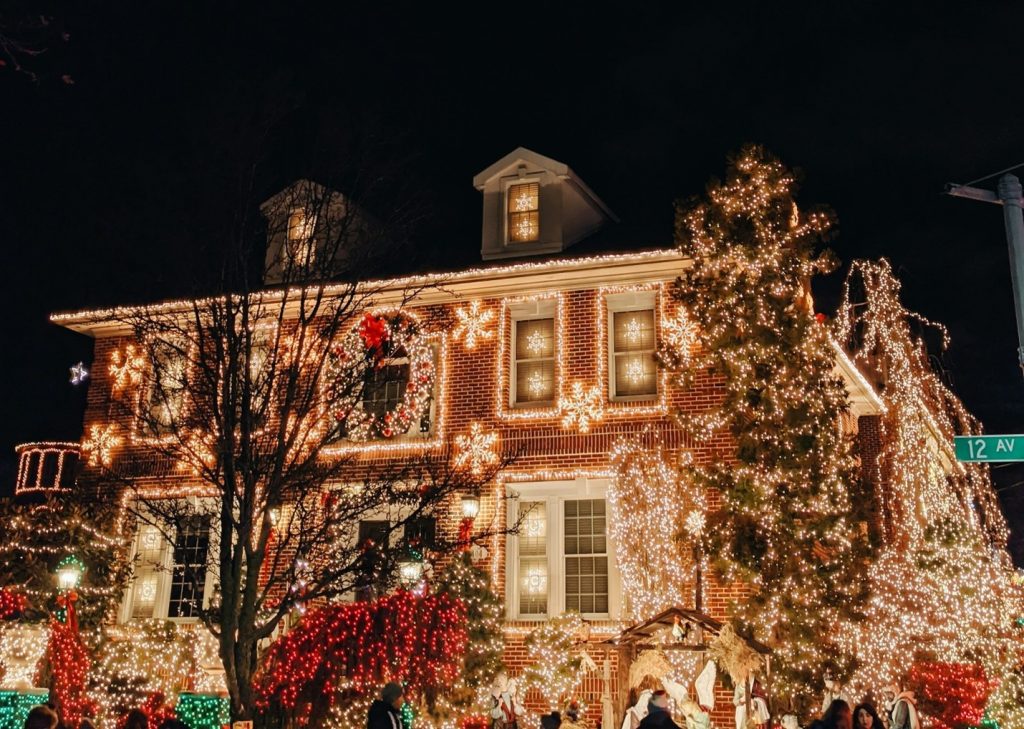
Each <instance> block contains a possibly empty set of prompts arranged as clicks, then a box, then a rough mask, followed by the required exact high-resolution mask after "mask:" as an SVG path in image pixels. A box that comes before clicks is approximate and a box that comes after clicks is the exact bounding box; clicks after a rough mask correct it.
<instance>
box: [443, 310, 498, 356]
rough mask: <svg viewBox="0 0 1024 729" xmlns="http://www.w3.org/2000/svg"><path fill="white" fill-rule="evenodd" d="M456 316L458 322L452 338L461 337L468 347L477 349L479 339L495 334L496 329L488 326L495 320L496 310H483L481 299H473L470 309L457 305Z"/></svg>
mask: <svg viewBox="0 0 1024 729" xmlns="http://www.w3.org/2000/svg"><path fill="white" fill-rule="evenodd" d="M455 318H456V320H458V324H457V325H456V326H455V329H453V330H452V338H453V339H455V340H456V341H458V340H460V339H461V340H462V343H463V344H464V345H465V347H466V349H475V348H476V345H477V341H482V340H484V339H490V338H491V337H493V336H494V330H493V329H490V328H489V327H488V325H489V324H490V323H491V322H492V321H493V320H494V310H493V309H486V310H482V309H481V303H480V301H479V300H475V301H471V302H470V304H469V308H468V309H467V308H465V307H462V306H458V307H456V308H455Z"/></svg>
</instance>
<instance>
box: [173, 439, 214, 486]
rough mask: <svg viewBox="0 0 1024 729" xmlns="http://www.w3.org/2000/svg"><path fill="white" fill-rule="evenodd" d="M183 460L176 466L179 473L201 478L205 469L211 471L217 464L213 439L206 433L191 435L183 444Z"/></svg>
mask: <svg viewBox="0 0 1024 729" xmlns="http://www.w3.org/2000/svg"><path fill="white" fill-rule="evenodd" d="M182 446H183V447H182V449H181V451H182V452H181V458H180V459H179V460H178V463H177V464H176V465H175V468H177V470H179V471H184V472H186V473H191V474H192V475H193V476H201V475H202V474H203V470H204V469H211V468H213V467H214V465H216V463H217V456H216V455H215V454H214V452H213V446H214V441H213V437H212V436H210V435H207V434H205V433H203V434H199V433H189V434H188V435H187V436H186V437H185V442H184V443H183V444H182Z"/></svg>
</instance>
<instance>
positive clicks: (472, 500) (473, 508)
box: [462, 494, 480, 519]
mask: <svg viewBox="0 0 1024 729" xmlns="http://www.w3.org/2000/svg"><path fill="white" fill-rule="evenodd" d="M479 513H480V497H479V496H476V495H470V494H465V495H463V497H462V516H463V518H465V519H476V517H477V514H479Z"/></svg>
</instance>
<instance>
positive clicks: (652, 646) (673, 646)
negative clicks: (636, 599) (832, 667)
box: [597, 607, 772, 729]
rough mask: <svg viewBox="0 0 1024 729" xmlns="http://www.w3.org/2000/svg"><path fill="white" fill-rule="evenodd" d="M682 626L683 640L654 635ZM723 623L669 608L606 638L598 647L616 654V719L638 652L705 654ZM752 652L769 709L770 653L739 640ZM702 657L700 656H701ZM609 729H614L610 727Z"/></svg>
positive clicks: (750, 641)
mask: <svg viewBox="0 0 1024 729" xmlns="http://www.w3.org/2000/svg"><path fill="white" fill-rule="evenodd" d="M677 624H678V625H680V626H682V632H683V636H682V639H681V640H679V641H677V642H674V643H659V642H657V639H656V638H657V635H658V634H659V633H662V632H664V631H666V630H668V631H671V630H672V629H673V627H674V626H675V625H677ZM723 627H724V623H722V622H721V621H718V620H715V619H714V618H712V617H711V616H710V615H707V614H705V613H702V612H700V611H699V610H690V609H688V608H682V607H671V608H668V609H667V610H663V611H662V612H660V613H658V614H657V615H655V616H654V617H653V618H649V619H648V620H644V621H643V622H640V623H637V624H635V625H631V626H630V627H628V628H625V629H623V630H622V632H620V633H619V634H618V635H617V636H615V637H613V638H609V639H608V640H605V641H602V642H601V643H598V644H597V647H600V648H601V649H602V650H603V651H604V655H605V656H608V655H609V654H610V653H612V652H613V651H614V652H617V653H618V667H619V675H618V681H617V684H618V692H617V695H616V696H614V697H613V699H612V701H613V705H614V707H615V715H616V717H619V718H621V717H622V716H624V715H625V713H626V709H628V708H629V705H630V704H629V692H630V690H631V687H630V685H629V671H630V667H631V666H632V665H633V662H634V661H635V660H636V659H637V656H638V655H639V654H640V652H642V651H645V650H662V651H693V652H697V653H701V654H706V653H707V651H708V641H709V639H710V638H714V637H716V636H718V635H719V634H720V633H721V632H722V628H723ZM742 640H743V641H744V642H745V643H746V644H747V645H748V646H749V647H750V648H751V650H753V651H754V652H756V653H758V654H759V655H760V656H761V657H762V658H763V660H764V664H765V684H766V686H765V688H766V690H767V692H768V697H769V706H770V705H771V675H772V673H771V665H772V664H771V660H772V659H771V654H772V650H771V648H769V647H768V646H766V645H765V644H764V643H761V642H759V641H756V640H753V639H751V638H743V639H742ZM702 657H703V656H702ZM694 678H696V677H691V678H690V679H689V680H688V682H687V690H689V688H690V684H692V682H693V680H694ZM611 729H614V727H613V728H611Z"/></svg>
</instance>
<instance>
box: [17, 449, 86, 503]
mask: <svg viewBox="0 0 1024 729" xmlns="http://www.w3.org/2000/svg"><path fill="white" fill-rule="evenodd" d="M80 448H81V446H80V445H79V444H78V443H63V442H60V441H50V442H42V443H22V444H20V445H17V446H15V447H14V451H15V453H17V454H18V476H17V480H16V481H15V484H14V493H15V494H22V493H34V492H47V491H54V490H57V489H61V488H62V486H61V484H62V483H63V480H64V466H65V463H66V461H68V460H69V457H70V456H74V457H75V459H76V460H77V456H78V452H79V450H80ZM47 457H50V458H55V459H56V461H57V471H56V473H51V474H47V469H45V468H43V462H44V460H45V459H46V458H47ZM44 475H50V478H51V480H49V481H47V482H45V483H44V481H43V476H44Z"/></svg>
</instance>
